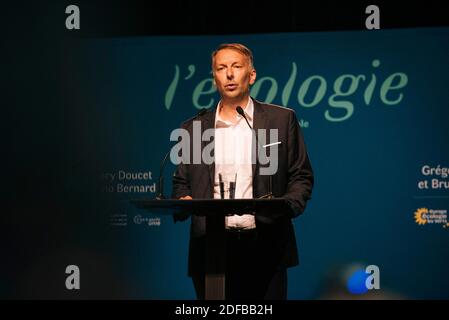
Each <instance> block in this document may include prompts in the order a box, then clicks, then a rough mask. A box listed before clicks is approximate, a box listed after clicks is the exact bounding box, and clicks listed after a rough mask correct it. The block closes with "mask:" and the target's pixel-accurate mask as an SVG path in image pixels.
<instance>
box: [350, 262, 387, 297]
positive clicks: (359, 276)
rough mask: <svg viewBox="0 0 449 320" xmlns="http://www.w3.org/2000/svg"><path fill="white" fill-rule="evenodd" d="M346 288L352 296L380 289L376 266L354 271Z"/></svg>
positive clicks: (378, 273)
mask: <svg viewBox="0 0 449 320" xmlns="http://www.w3.org/2000/svg"><path fill="white" fill-rule="evenodd" d="M347 288H348V290H349V292H350V293H352V294H364V293H367V292H368V290H379V289H380V270H379V267H378V266H376V265H373V264H372V265H369V266H367V267H366V268H365V269H357V270H356V271H354V272H353V273H352V274H351V275H350V277H349V279H348V282H347Z"/></svg>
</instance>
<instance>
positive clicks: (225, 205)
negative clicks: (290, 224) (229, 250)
mask: <svg viewBox="0 0 449 320" xmlns="http://www.w3.org/2000/svg"><path fill="white" fill-rule="evenodd" d="M131 203H133V204H134V205H135V206H136V207H138V208H141V209H145V210H147V211H149V212H151V213H154V214H162V215H173V214H185V213H190V214H196V215H203V216H205V217H206V261H205V264H206V265H205V271H206V275H205V276H206V279H205V298H206V300H224V299H225V298H226V297H225V267H226V261H225V256H226V255H225V250H226V246H225V243H226V242H225V232H226V230H225V216H226V215H232V214H245V213H251V212H252V213H255V214H256V216H257V215H259V216H260V218H261V219H265V220H266V219H271V218H273V219H274V218H275V216H276V215H278V214H279V213H280V212H285V210H286V207H287V206H288V204H287V201H286V200H285V199H282V198H277V199H276V198H274V199H193V200H168V199H163V200H132V201H131Z"/></svg>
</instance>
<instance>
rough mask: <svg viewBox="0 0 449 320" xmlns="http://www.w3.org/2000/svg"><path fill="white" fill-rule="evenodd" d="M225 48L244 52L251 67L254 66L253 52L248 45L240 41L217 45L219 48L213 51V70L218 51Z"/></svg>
mask: <svg viewBox="0 0 449 320" xmlns="http://www.w3.org/2000/svg"><path fill="white" fill-rule="evenodd" d="M223 49H232V50H236V51H238V52H240V53H242V54H243V55H244V56H246V57H247V58H248V59H249V65H250V67H251V68H254V59H253V53H252V52H251V50H250V49H249V48H248V47H246V46H244V45H243V44H240V43H222V44H220V45H219V46H218V47H217V49H215V50H214V52H212V71H213V70H214V62H215V56H216V55H217V53H218V51H220V50H223Z"/></svg>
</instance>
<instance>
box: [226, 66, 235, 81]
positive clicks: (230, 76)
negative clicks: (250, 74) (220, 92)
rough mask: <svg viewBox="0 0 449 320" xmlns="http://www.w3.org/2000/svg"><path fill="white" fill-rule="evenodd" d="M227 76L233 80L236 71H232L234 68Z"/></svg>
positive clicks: (228, 71)
mask: <svg viewBox="0 0 449 320" xmlns="http://www.w3.org/2000/svg"><path fill="white" fill-rule="evenodd" d="M226 76H227V77H228V79H233V78H234V71H233V70H232V68H229V69H228V70H227V72H226Z"/></svg>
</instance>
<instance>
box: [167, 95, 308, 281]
mask: <svg viewBox="0 0 449 320" xmlns="http://www.w3.org/2000/svg"><path fill="white" fill-rule="evenodd" d="M253 101H254V114H253V128H254V130H256V132H257V129H261V128H264V129H278V141H281V144H280V145H278V170H277V172H276V173H275V174H274V175H273V177H272V192H273V194H274V196H275V197H282V198H285V199H287V201H288V203H289V209H288V210H285V212H272V213H268V214H266V213H265V214H259V213H257V212H256V215H255V217H256V228H257V232H258V239H259V240H258V241H259V245H260V248H262V251H261V252H260V254H261V255H264V257H266V262H267V263H270V264H273V265H274V266H275V267H276V268H287V267H291V266H294V265H297V264H298V253H297V247H296V238H295V232H294V229H293V224H292V221H291V220H292V218H294V217H296V216H298V215H300V214H301V213H302V212H303V211H304V209H305V207H306V202H307V200H309V199H310V198H311V194H312V187H313V171H312V167H311V165H310V161H309V158H308V155H307V151H306V146H305V144H304V139H303V136H302V133H301V130H300V127H299V123H298V120H297V118H296V114H295V112H294V110H292V109H288V108H284V107H280V106H276V105H272V104H264V103H260V102H258V101H256V100H254V99H253ZM215 113H216V109H215V108H214V109H212V110H209V111H207V112H206V113H205V114H202V115H201V116H197V117H194V118H192V119H189V120H187V121H186V122H184V123H183V124H182V126H181V127H182V128H184V129H186V130H187V131H188V132H189V134H190V137H193V134H192V130H193V126H192V123H193V121H194V120H197V121H201V130H202V132H203V131H204V130H206V129H209V128H214V124H215ZM248 130H249V128H248ZM266 136H267V140H268V139H269V134H268V133H267V135H266ZM273 142H276V141H267V142H266V143H273ZM208 143H210V142H203V143H202V146H203V147H204V146H205V145H207V144H208ZM253 143H254V142H253ZM192 144H193V143H192V142H191V143H190V145H191V146H192ZM191 154H192V151H191ZM190 163H192V162H190ZM214 176H215V165H214V164H211V165H207V164H203V163H202V164H179V165H178V166H177V168H176V171H175V173H174V175H173V192H172V197H173V198H175V199H178V198H180V197H183V196H187V195H190V196H191V197H192V198H194V199H197V198H198V199H211V198H213V186H214ZM268 182H269V179H268V176H263V175H260V174H259V164H255V165H253V198H259V197H261V196H263V195H265V194H267V193H268V190H269V188H268V185H269V183H268ZM186 218H188V216H182V215H179V216H176V217H175V221H179V220H184V219H186ZM190 234H191V236H190V245H189V271H188V274H189V275H192V274H194V273H199V272H202V271H203V267H204V266H203V265H204V250H205V245H204V238H205V237H204V235H205V217H204V216H197V215H194V214H193V215H192V216H191V228H190Z"/></svg>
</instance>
